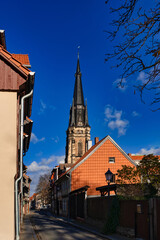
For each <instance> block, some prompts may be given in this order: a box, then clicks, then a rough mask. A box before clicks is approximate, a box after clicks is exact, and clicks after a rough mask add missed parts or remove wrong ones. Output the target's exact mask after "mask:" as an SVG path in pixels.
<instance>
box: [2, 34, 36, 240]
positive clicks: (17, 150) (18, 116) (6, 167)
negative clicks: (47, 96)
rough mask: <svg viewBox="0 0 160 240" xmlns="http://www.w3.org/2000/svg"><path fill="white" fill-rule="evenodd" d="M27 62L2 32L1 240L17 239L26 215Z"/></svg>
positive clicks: (30, 82)
mask: <svg viewBox="0 0 160 240" xmlns="http://www.w3.org/2000/svg"><path fill="white" fill-rule="evenodd" d="M28 63H29V58H28V55H23V54H11V53H9V52H8V51H7V50H6V41H5V32H4V30H0V114H1V125H0V132H1V134H0V183H1V185H0V187H1V191H2V195H1V204H0V213H1V217H0V239H5V240H11V239H15V238H16V239H18V235H19V229H20V228H19V227H20V224H19V223H20V222H18V221H19V219H20V213H21V216H22V212H23V205H22V203H23V154H25V153H26V151H27V150H28V148H29V142H30V136H31V129H32V123H31V122H32V121H31V120H28V119H26V117H27V116H28V117H30V115H31V109H32V92H33V85H34V73H33V72H31V71H30V70H29V69H28V68H27V66H28ZM29 65H30V64H29ZM25 96H26V97H27V96H28V98H27V99H26V100H25ZM29 96H30V97H29ZM22 99H23V100H22ZM23 119H24V120H26V123H24V121H23ZM25 125H26V127H25ZM24 130H25V132H24ZM17 224H18V225H17ZM15 226H16V229H17V230H16V229H15Z"/></svg>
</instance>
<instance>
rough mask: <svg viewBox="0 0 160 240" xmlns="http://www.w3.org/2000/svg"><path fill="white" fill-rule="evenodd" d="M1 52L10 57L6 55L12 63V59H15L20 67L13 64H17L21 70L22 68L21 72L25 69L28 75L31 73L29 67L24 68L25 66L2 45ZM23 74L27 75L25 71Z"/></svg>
mask: <svg viewBox="0 0 160 240" xmlns="http://www.w3.org/2000/svg"><path fill="white" fill-rule="evenodd" d="M0 52H2V54H3V52H4V53H5V54H7V55H9V56H6V55H5V57H6V58H8V60H11V61H12V59H13V60H14V61H16V62H17V63H19V65H18V64H16V63H13V64H15V65H16V66H17V67H18V68H20V66H21V68H22V69H21V70H22V71H23V69H25V70H27V71H28V74H29V72H31V70H29V69H28V68H27V67H25V66H23V64H22V63H21V62H19V61H18V60H17V59H16V58H14V57H13V55H12V53H10V52H8V51H7V50H6V49H5V48H4V47H3V46H2V45H0ZM23 72H24V73H26V72H25V71H23Z"/></svg>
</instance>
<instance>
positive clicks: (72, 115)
mask: <svg viewBox="0 0 160 240" xmlns="http://www.w3.org/2000/svg"><path fill="white" fill-rule="evenodd" d="M74 125H75V116H74V98H73V102H72V108H71V126H74Z"/></svg>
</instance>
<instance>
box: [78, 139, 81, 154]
mask: <svg viewBox="0 0 160 240" xmlns="http://www.w3.org/2000/svg"><path fill="white" fill-rule="evenodd" d="M78 156H82V142H79V143H78Z"/></svg>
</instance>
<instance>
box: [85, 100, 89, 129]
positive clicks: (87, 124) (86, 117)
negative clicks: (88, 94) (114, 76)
mask: <svg viewBox="0 0 160 240" xmlns="http://www.w3.org/2000/svg"><path fill="white" fill-rule="evenodd" d="M85 126H89V123H88V110H87V99H86V108H85Z"/></svg>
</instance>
